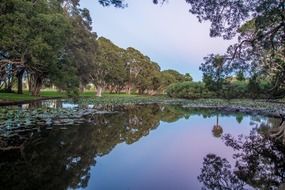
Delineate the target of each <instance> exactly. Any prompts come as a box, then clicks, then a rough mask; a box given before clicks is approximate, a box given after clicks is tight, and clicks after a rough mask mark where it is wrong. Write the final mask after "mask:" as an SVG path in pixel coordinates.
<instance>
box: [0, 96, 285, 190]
mask: <svg viewBox="0 0 285 190" xmlns="http://www.w3.org/2000/svg"><path fill="white" fill-rule="evenodd" d="M66 116H67V117H66ZM0 122H1V123H0V124H1V131H0V135H1V137H0V182H1V189H7V190H8V189H9V190H13V189H17V190H18V189H19V190H33V189H41V190H45V189H59V190H65V189H88V190H89V189H90V190H93V189H103V190H104V189H106V190H112V189H115V190H121V189H122V190H128V189H131V190H132V189H134V190H145V189H156V190H157V189H159V190H160V189H191V190H192V189H201V188H204V189H279V188H282V186H283V183H285V179H284V178H285V146H284V142H283V139H284V136H283V135H284V129H283V127H282V126H281V127H279V124H280V119H275V118H269V117H264V116H259V115H245V114H242V113H223V112H217V111H215V110H209V109H197V108H196V109H191V108H186V107H183V105H163V104H150V105H125V106H95V107H94V106H93V105H84V106H83V105H78V104H73V103H71V102H62V101H60V102H41V103H39V104H37V105H23V106H19V107H5V108H2V110H1V111H0Z"/></svg>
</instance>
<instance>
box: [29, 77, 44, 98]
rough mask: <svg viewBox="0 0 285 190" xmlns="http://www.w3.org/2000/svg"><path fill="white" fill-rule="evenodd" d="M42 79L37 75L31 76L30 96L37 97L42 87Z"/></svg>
mask: <svg viewBox="0 0 285 190" xmlns="http://www.w3.org/2000/svg"><path fill="white" fill-rule="evenodd" d="M42 82H43V81H42V78H41V77H40V76H39V75H33V74H32V75H31V94H32V96H39V95H40V90H41V87H42Z"/></svg>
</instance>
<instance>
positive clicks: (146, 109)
mask: <svg viewBox="0 0 285 190" xmlns="http://www.w3.org/2000/svg"><path fill="white" fill-rule="evenodd" d="M119 110H120V112H118V113H104V112H103V113H99V114H93V115H91V116H90V117H88V118H86V120H88V122H87V123H89V124H86V125H82V126H68V127H57V128H56V127H55V128H54V129H52V130H50V129H45V128H40V129H38V130H39V131H35V130H33V131H32V130H31V131H29V130H21V131H19V130H18V131H12V132H10V133H9V137H6V136H4V135H3V136H0V184H1V189H11V190H13V189H21V190H26V189H28V190H33V189H41V190H44V189H68V188H79V187H83V188H84V187H86V186H87V183H88V180H89V177H90V173H89V171H90V167H91V166H92V165H94V164H95V163H96V161H95V160H96V157H98V156H103V155H105V154H108V153H109V152H110V151H111V150H112V149H113V148H114V147H115V146H116V145H117V144H119V143H122V142H126V143H128V144H131V143H134V142H136V141H138V140H139V139H140V138H141V137H143V136H146V135H148V134H149V132H150V130H152V129H154V128H156V127H157V126H158V125H159V122H160V118H161V115H162V111H161V109H160V106H159V105H149V106H127V107H124V108H119ZM90 123H92V125H91V124H90ZM23 131H24V132H23Z"/></svg>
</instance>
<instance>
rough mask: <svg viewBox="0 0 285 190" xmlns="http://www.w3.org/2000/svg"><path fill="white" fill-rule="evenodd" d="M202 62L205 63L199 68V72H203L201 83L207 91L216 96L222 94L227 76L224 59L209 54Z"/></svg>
mask: <svg viewBox="0 0 285 190" xmlns="http://www.w3.org/2000/svg"><path fill="white" fill-rule="evenodd" d="M204 60H205V62H204V63H202V65H201V66H200V70H201V71H202V72H203V82H204V83H205V85H206V87H207V88H208V89H209V90H211V91H215V92H217V93H218V94H221V93H223V91H222V87H223V84H224V83H225V79H226V76H227V74H228V70H227V67H226V63H225V58H224V57H223V56H221V55H214V54H211V55H210V56H209V57H205V58H204Z"/></svg>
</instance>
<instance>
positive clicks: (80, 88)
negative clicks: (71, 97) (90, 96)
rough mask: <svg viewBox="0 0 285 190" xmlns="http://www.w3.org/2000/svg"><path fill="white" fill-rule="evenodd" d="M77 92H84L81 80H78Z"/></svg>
mask: <svg viewBox="0 0 285 190" xmlns="http://www.w3.org/2000/svg"><path fill="white" fill-rule="evenodd" d="M79 92H80V93H83V92H84V86H83V84H82V82H81V81H80V82H79Z"/></svg>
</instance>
